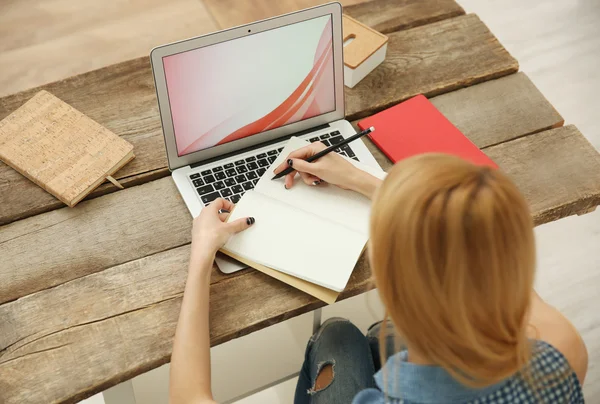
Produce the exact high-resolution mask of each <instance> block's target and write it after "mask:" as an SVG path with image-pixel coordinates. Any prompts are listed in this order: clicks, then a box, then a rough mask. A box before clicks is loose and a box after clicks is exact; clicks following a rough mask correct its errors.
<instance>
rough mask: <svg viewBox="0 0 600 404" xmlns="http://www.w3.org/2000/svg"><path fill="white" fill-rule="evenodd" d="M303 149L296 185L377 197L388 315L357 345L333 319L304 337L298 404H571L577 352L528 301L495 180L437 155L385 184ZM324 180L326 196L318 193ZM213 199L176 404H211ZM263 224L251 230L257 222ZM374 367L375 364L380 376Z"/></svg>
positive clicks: (529, 244) (531, 255) (524, 245)
mask: <svg viewBox="0 0 600 404" xmlns="http://www.w3.org/2000/svg"><path fill="white" fill-rule="evenodd" d="M323 148H324V146H323V145H322V144H320V143H313V144H311V145H309V146H307V147H305V148H302V149H300V150H297V151H295V152H294V153H292V154H291V155H290V156H289V158H288V160H287V163H286V164H282V165H281V166H280V167H278V168H277V169H276V170H275V171H276V172H280V171H281V170H283V169H284V168H285V167H286V165H291V166H292V167H294V168H295V169H296V170H297V172H296V173H292V174H290V175H288V176H287V177H286V178H285V187H286V188H287V189H290V188H291V187H292V186H293V184H294V176H295V175H296V174H297V173H299V174H300V177H301V178H302V180H303V181H304V182H305V183H306V184H309V185H314V186H339V187H342V188H345V189H348V190H351V191H355V192H359V193H361V194H363V195H364V196H366V197H368V198H372V199H373V207H372V212H373V213H372V217H371V237H370V242H369V258H370V262H371V268H372V271H373V276H374V281H375V285H376V286H377V289H378V291H379V294H380V296H381V299H382V301H383V304H384V306H385V308H386V312H387V314H386V319H385V320H384V322H382V323H379V324H376V325H374V326H372V327H371V329H370V330H369V332H368V333H367V336H364V335H362V334H361V333H360V331H359V330H358V329H357V328H356V327H355V326H354V325H352V324H351V323H350V322H349V321H347V320H343V319H330V320H328V321H326V322H325V323H324V324H323V326H322V327H321V328H320V329H319V330H318V331H317V333H316V334H315V335H313V337H312V338H311V339H310V341H309V343H308V346H307V349H306V357H305V362H304V365H303V367H302V371H301V373H300V377H299V381H298V386H297V389H296V397H295V402H296V403H350V402H353V403H356V404H364V403H387V402H398V403H406V404H410V403H455V402H456V403H529V402H531V403H537V402H552V403H578V402H583V396H582V392H581V385H582V384H583V380H584V378H585V373H586V370H587V351H586V348H585V345H584V343H583V341H582V339H581V337H580V336H579V334H578V333H577V331H576V330H575V328H574V327H573V325H572V324H571V323H570V322H569V321H568V320H567V319H566V318H565V317H563V316H562V315H561V314H560V313H559V312H558V311H557V310H555V309H554V308H552V307H551V306H549V305H548V304H546V303H545V302H543V301H542V300H541V299H540V297H539V296H538V295H537V294H536V293H535V292H534V290H533V280H534V267H535V243H534V236H533V224H532V220H531V216H530V213H529V211H528V208H527V204H526V202H525V200H524V199H523V197H522V196H521V195H520V193H519V192H518V190H517V189H516V187H515V186H514V184H512V182H511V181H510V180H508V178H507V177H506V176H505V175H503V174H502V173H501V172H500V171H493V170H490V169H488V168H483V167H477V166H474V165H472V164H470V163H467V162H464V161H462V160H460V159H458V158H455V157H450V156H445V155H423V156H418V157H413V158H411V159H407V160H405V161H403V162H400V163H398V164H396V166H394V167H393V168H392V170H391V171H390V173H389V175H388V177H387V178H386V179H385V181H384V182H383V184H381V181H380V180H378V179H376V178H374V177H372V176H370V175H369V174H366V173H364V172H363V171H360V170H358V169H356V168H354V166H352V165H351V164H350V163H349V162H348V161H346V160H344V159H343V158H341V157H340V156H338V155H336V154H329V155H327V156H325V157H323V158H321V159H319V160H317V161H316V162H313V163H307V162H305V161H303V159H305V158H306V157H308V156H310V155H313V154H315V153H316V152H318V151H319V150H322V149H323ZM322 182H326V183H328V184H329V185H321V183H322ZM231 208H232V206H231V204H230V203H228V202H225V201H222V200H220V201H216V202H214V203H213V204H211V205H210V206H209V207H208V208H206V209H204V210H203V211H202V214H201V215H200V216H199V217H198V218H197V219H195V220H194V230H193V237H192V256H191V259H190V270H189V276H188V282H187V284H186V289H185V293H184V298H183V304H182V309H181V315H180V318H179V323H178V325H177V331H176V335H175V342H174V346H173V356H172V363H171V385H170V388H171V389H170V392H171V401H172V402H173V403H208V402H212V395H211V390H210V353H209V333H208V294H209V293H208V291H209V276H210V268H211V266H212V262H213V259H214V254H215V252H216V251H217V249H218V248H219V247H220V246H222V245H223V244H224V243H225V242H226V240H227V239H228V237H230V236H231V235H232V234H233V233H235V232H237V231H241V230H243V229H245V228H246V227H248V226H250V225H252V223H253V219H251V218H248V219H246V220H244V219H240V220H238V221H237V222H233V223H224V220H225V218H226V216H225V215H226V214H219V213H218V212H219V209H226V210H229V209H231ZM257 225H260V224H257ZM381 364H384V366H383V367H382V368H381V369H380V367H381Z"/></svg>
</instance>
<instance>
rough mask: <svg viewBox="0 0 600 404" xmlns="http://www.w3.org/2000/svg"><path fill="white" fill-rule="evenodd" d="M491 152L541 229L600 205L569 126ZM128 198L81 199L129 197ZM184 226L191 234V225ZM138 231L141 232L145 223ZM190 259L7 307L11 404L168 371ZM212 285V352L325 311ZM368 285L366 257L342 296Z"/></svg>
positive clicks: (166, 258)
mask: <svg viewBox="0 0 600 404" xmlns="http://www.w3.org/2000/svg"><path fill="white" fill-rule="evenodd" d="M573 150H576V153H575V154H573V153H572V151H573ZM540 151H543V152H544V153H540ZM485 152H486V153H487V154H488V155H489V156H490V157H492V158H493V159H494V160H495V161H496V162H497V163H498V164H499V165H500V167H501V168H502V169H503V170H505V171H506V172H507V173H508V174H509V175H510V176H511V178H513V180H514V181H515V182H516V184H517V186H519V188H520V189H522V190H523V192H524V194H525V196H526V198H527V200H528V202H529V204H530V206H531V209H532V214H533V217H534V220H535V222H536V224H541V223H545V222H547V221H551V220H556V219H558V218H560V217H563V216H564V215H570V214H575V213H577V212H579V211H585V210H588V209H590V207H591V206H594V205H597V204H599V203H600V175H599V174H598V173H599V172H600V156H599V155H598V153H597V152H596V151H595V149H594V148H593V147H592V146H591V145H590V144H589V143H588V142H587V141H586V140H585V138H583V136H582V135H581V134H580V133H579V131H577V129H576V128H575V127H574V126H567V127H564V128H558V129H552V130H548V131H544V132H540V133H536V134H533V135H529V136H525V137H522V138H519V139H515V140H512V141H509V142H506V143H503V144H500V145H495V146H490V147H488V148H486V149H485ZM544 154H546V155H550V156H551V157H550V158H547V157H544ZM376 157H377V159H378V160H379V162H380V164H382V165H383V166H384V167H385V166H387V167H389V166H390V163H389V161H388V160H387V159H386V158H385V157H384V156H383V155H382V154H381V153H376ZM540 177H542V180H541V182H539V181H540V180H539V178H540ZM168 181H169V180H168V179H161V180H158V181H155V182H154V183H151V184H146V185H144V186H140V187H138V188H140V189H144V188H145V187H148V186H150V185H153V184H161V186H167V185H166V184H167V183H168ZM576 184H577V185H576ZM133 192H134V191H133V190H130V191H128V192H123V193H117V194H114V195H109V196H107V197H103V198H98V199H96V200H93V201H90V202H86V203H88V204H90V205H92V204H99V203H100V202H101V201H102V200H103V199H112V198H126V197H127V196H128V195H130V194H133ZM180 205H181V206H179V208H177V207H173V208H175V209H179V210H181V211H184V210H185V208H184V207H183V204H182V203H181V202H180ZM153 209H155V210H156V213H158V212H165V213H166V214H164V215H163V220H162V221H160V222H159V223H152V224H151V225H150V224H149V225H148V228H147V229H146V231H150V230H152V231H153V232H154V233H152V234H154V235H155V236H158V237H160V236H161V235H162V234H163V233H162V232H163V229H162V228H168V229H171V228H172V223H174V222H175V223H179V222H182V220H181V219H178V217H169V215H168V212H169V211H166V210H164V209H163V206H160V203H159V202H158V201H157V203H156V204H155V207H154V208H153ZM63 210H65V209H63ZM57 212H59V211H57ZM57 212H51V213H47V214H45V215H40V216H38V217H43V216H50V215H53V214H56V213H57ZM94 212H96V210H94V211H93V212H88V213H87V216H93V215H94ZM148 214H155V213H154V212H148V213H146V215H148ZM98 215H103V212H100V213H99V214H98ZM146 215H145V216H146ZM165 216H166V217H165ZM177 216H179V215H177ZM33 219H36V218H33ZM73 220H77V219H73ZM88 220H89V219H88ZM131 220H134V219H132V218H130V217H129V218H127V217H122V218H121V221H122V225H123V228H129V224H130V221H131ZM28 221H30V220H29V219H28V220H25V221H22V222H28ZM22 222H19V223H22ZM185 222H186V223H187V225H188V226H189V222H190V220H189V218H187V219H186V220H185ZM19 223H17V224H19ZM29 225H30V226H29V230H31V231H35V229H36V228H37V226H33V225H32V223H29ZM56 226H60V224H56ZM83 226H84V223H83V222H77V221H74V222H73V223H71V229H74V230H75V231H78V230H80V229H81V228H82V227H83ZM8 227H10V226H8ZM22 230H23V229H22ZM180 230H183V229H180ZM188 230H189V229H188ZM137 231H143V229H140V228H139V226H138V228H137ZM180 232H181V231H180ZM36 234H37V238H38V239H37V240H33V239H30V240H29V241H31V242H37V244H43V242H47V241H48V240H47V237H48V235H47V234H46V235H44V234H42V233H40V232H37V233H34V234H33V236H35V235H36ZM13 235H14V234H13ZM86 237H87V241H88V242H93V241H94V240H95V239H94V238H92V237H91V236H89V235H87V236H86ZM2 241H4V240H0V243H1V242H2ZM140 244H141V242H140V241H139V240H135V239H134V240H132V242H131V243H130V247H131V251H135V249H136V248H139V247H140ZM59 255H60V252H57V253H55V254H54V256H51V255H46V259H47V260H48V261H49V262H52V261H55V260H56V259H57V258H58V257H59ZM141 256H143V255H141ZM131 257H133V255H131ZM188 257H189V246H187V245H185V246H181V247H178V248H174V249H171V250H168V251H162V252H157V253H156V254H154V255H151V256H147V257H144V258H140V259H133V260H131V261H128V262H124V263H122V264H118V265H116V266H113V267H112V268H110V269H106V270H104V271H101V272H99V273H95V274H90V275H87V276H83V277H80V278H78V279H75V280H73V281H71V282H67V283H64V284H62V285H59V286H56V287H53V288H48V289H46V290H42V291H40V292H39V293H34V294H30V295H29V296H25V297H23V298H21V299H18V300H15V301H12V302H10V303H7V304H4V305H2V306H0V317H2V318H3V319H7V320H6V321H5V322H3V324H2V326H3V327H2V332H1V333H0V370H2V371H0V398H2V399H4V402H7V403H13V402H14V403H17V402H18V403H28V402H38V401H40V400H41V401H52V400H57V401H65V402H75V401H77V400H79V399H82V398H85V397H88V396H90V395H92V394H94V393H95V392H98V391H101V390H102V389H105V388H107V387H110V386H112V385H115V384H117V383H119V382H121V381H124V380H126V379H128V378H131V377H133V376H135V375H137V374H140V373H142V372H144V371H147V370H149V369H152V368H154V367H157V366H159V365H161V364H163V363H166V362H167V361H168V360H169V357H170V353H171V342H172V338H173V335H174V330H175V325H176V321H177V316H178V311H179V306H180V299H181V294H182V292H183V288H184V281H185V276H186V266H187V260H188ZM102 258H103V255H101V254H100V253H94V254H93V256H91V257H90V259H91V260H101V259H102ZM121 258H123V257H121ZM103 265H107V262H105V263H104V264H103ZM39 271H40V272H43V271H44V269H43V268H41V269H40V270H39ZM0 276H2V278H0V280H1V281H4V279H5V274H4V273H0ZM1 283H2V284H3V282H1ZM211 284H212V286H211V344H212V345H213V346H214V345H217V344H220V343H223V342H226V341H228V340H231V339H233V338H238V337H240V336H243V335H246V334H248V333H250V332H253V331H256V330H259V329H261V328H264V327H266V326H269V325H272V324H275V323H277V322H280V321H284V320H286V319H288V318H291V317H294V316H296V315H299V314H302V313H305V312H307V311H310V310H313V309H314V308H316V307H320V306H321V305H322V304H323V303H322V302H319V301H318V300H317V299H315V298H313V297H311V296H308V295H306V294H304V293H302V292H300V291H298V290H296V289H294V288H291V287H289V286H288V285H285V284H283V283H281V282H278V281H276V280H275V279H272V278H270V277H268V276H266V275H264V274H261V273H259V272H256V271H243V272H242V273H239V274H235V275H234V276H224V275H222V274H219V273H218V272H216V271H213V277H212V278H211ZM372 286H373V285H372V284H371V283H370V270H369V267H368V263H367V260H366V256H365V255H364V254H363V256H362V257H361V259H360V260H359V262H358V264H357V266H356V268H355V271H354V273H353V275H352V277H351V278H350V281H349V283H348V287H347V288H346V290H345V291H344V293H342V295H341V297H340V299H345V298H347V297H350V296H353V295H356V294H359V293H362V292H364V291H366V290H369V289H371V288H372ZM65 302H69V304H68V305H66V304H64V303H65ZM74 353H76V354H74ZM82 361H83V362H82ZM56 368H60V369H61V378H60V379H56V378H55V377H54V373H53V371H52V369H56ZM42 386H43V388H41V387H42ZM1 394H4V395H5V396H4V397H2V396H1Z"/></svg>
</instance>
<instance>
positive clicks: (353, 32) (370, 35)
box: [342, 15, 388, 69]
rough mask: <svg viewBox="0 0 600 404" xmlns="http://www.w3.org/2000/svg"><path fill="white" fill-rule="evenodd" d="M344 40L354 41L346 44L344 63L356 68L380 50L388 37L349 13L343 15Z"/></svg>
mask: <svg viewBox="0 0 600 404" xmlns="http://www.w3.org/2000/svg"><path fill="white" fill-rule="evenodd" d="M342 32H343V37H342V40H343V41H344V44H345V43H346V41H347V40H348V39H350V38H353V40H352V42H351V43H349V44H345V45H344V65H346V66H348V67H350V68H352V69H356V68H357V67H358V66H359V65H360V64H361V63H362V62H364V61H365V60H367V59H368V58H369V57H371V55H372V54H373V53H375V52H377V51H378V50H379V48H381V47H382V46H383V45H385V44H386V43H387V41H388V37H387V36H385V35H383V34H382V33H380V32H377V31H374V30H373V29H371V28H370V27H369V26H367V25H365V24H363V23H361V22H360V21H357V20H355V19H354V18H352V17H349V16H347V15H344V16H342Z"/></svg>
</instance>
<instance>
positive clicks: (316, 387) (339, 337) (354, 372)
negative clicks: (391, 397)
mask: <svg viewBox="0 0 600 404" xmlns="http://www.w3.org/2000/svg"><path fill="white" fill-rule="evenodd" d="M380 326H381V322H379V323H375V324H373V325H372V326H371V327H370V328H369V331H368V332H367V335H366V336H365V335H363V334H362V332H361V331H360V330H359V329H358V328H357V327H356V326H355V325H354V324H352V323H351V322H350V321H349V320H346V319H343V318H337V317H336V318H330V319H329V320H327V321H325V323H323V325H321V327H320V328H319V329H318V330H317V332H316V333H315V334H314V335H313V336H312V337H311V338H310V340H309V341H308V345H307V346H306V353H305V357H304V364H303V365H302V370H301V371H300V376H299V377H298V384H297V385H296V394H295V397H294V403H295V404H321V403H328V404H337V403H340V404H342V403H343V404H349V403H351V402H352V400H353V399H354V396H355V395H356V394H358V392H360V391H361V390H364V389H367V388H370V387H372V388H375V387H376V386H375V381H374V379H373V375H374V374H375V372H377V371H378V370H379V368H380V367H381V364H380V356H379V329H380ZM388 327H389V330H390V331H388V337H387V341H386V342H387V344H386V345H387V346H386V356H387V357H389V356H390V355H392V354H393V353H394V352H393V351H394V349H393V336H392V331H391V330H392V326H391V323H390V322H388ZM320 372H325V373H328V375H330V376H328V377H326V378H324V379H327V381H326V382H322V381H320V383H317V376H318V375H319V373H320ZM323 376H325V375H323ZM331 376H332V377H331ZM329 381H330V382H329Z"/></svg>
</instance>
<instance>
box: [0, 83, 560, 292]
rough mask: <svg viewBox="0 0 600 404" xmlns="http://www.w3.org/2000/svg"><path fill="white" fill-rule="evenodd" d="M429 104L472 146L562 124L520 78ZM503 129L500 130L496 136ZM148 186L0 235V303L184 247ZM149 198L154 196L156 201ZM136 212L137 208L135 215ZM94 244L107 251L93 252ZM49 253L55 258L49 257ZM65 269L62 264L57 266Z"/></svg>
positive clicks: (183, 218) (183, 220)
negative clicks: (127, 234)
mask: <svg viewBox="0 0 600 404" xmlns="http://www.w3.org/2000/svg"><path fill="white" fill-rule="evenodd" d="M432 102H433V103H434V104H435V105H436V106H437V107H438V108H440V110H441V111H442V112H443V113H444V114H447V115H448V116H449V117H450V120H451V121H452V122H453V123H454V124H455V125H457V126H458V127H459V128H460V129H461V130H463V132H464V133H465V134H467V135H468V136H469V137H470V138H471V140H473V142H474V143H475V144H477V145H478V146H479V147H485V146H488V145H489V144H495V143H499V142H500V141H503V140H507V139H513V138H518V137H520V136H524V135H527V134H530V133H532V132H536V131H537V130H539V129H546V128H551V127H553V126H556V125H559V124H561V123H562V117H560V115H558V114H557V113H556V111H555V110H554V108H552V106H551V105H550V103H548V101H547V100H546V99H545V98H544V97H543V96H542V95H541V93H539V91H538V90H537V89H536V88H535V87H534V86H533V84H532V83H531V81H530V80H529V79H528V78H527V76H526V75H525V74H522V73H520V74H517V75H513V76H509V77H505V78H501V79H498V80H495V81H492V82H486V83H482V84H478V85H476V86H472V87H469V88H466V89H463V90H460V91H457V92H455V93H451V94H447V95H444V96H439V97H435V98H433V99H432ZM475 106H480V107H477V108H475ZM530 113H531V114H532V115H530ZM503 127H505V128H507V129H506V130H501V129H500V128H503ZM368 147H370V148H371V151H372V152H373V154H374V155H375V156H379V158H380V159H382V160H381V161H382V163H383V164H389V163H388V162H387V160H385V158H383V157H382V156H383V155H382V154H381V152H380V151H379V150H378V149H377V148H375V147H374V146H373V145H372V144H369V143H368ZM153 184H154V185H150V184H147V185H144V186H142V187H134V188H132V189H130V190H128V191H127V192H128V193H131V195H127V196H123V197H117V196H116V195H109V196H107V197H105V198H100V199H101V200H102V201H103V202H102V203H100V202H98V203H93V204H89V205H88V202H84V203H83V204H81V206H79V207H77V208H76V209H74V210H68V209H66V210H65V209H63V210H60V211H54V212H50V213H48V214H46V215H40V216H37V217H34V218H29V219H26V220H22V221H20V222H16V223H13V224H11V225H8V226H5V227H3V228H1V229H0V246H2V247H1V248H2V249H3V250H5V251H6V253H5V255H6V258H5V259H4V260H3V263H2V264H0V302H1V301H6V300H12V299H14V298H17V297H21V296H25V295H26V294H28V293H31V292H34V291H37V290H41V289H45V288H47V287H51V286H53V285H57V284H60V283H62V282H65V281H68V280H70V279H74V278H76V277H79V276H84V275H86V274H89V273H92V272H95V271H99V270H102V269H104V268H107V267H110V266H113V265H117V264H119V263H122V262H127V261H130V260H134V259H137V258H140V257H142V256H143V255H140V253H141V252H144V253H146V254H154V253H156V252H158V251H162V250H165V249H168V248H173V247H177V246H180V245H182V244H184V243H187V242H189V237H188V235H189V226H190V223H189V222H190V221H189V215H188V214H187V211H186V210H185V208H184V207H182V206H181V202H180V199H179V196H178V193H177V190H176V189H175V187H174V185H173V184H172V182H171V180H170V179H165V180H164V181H162V182H156V183H153ZM125 185H127V184H125ZM12 195H14V194H12ZM156 195H161V197H160V198H157V197H156ZM155 199H160V200H155ZM91 202H93V201H91ZM138 205H140V206H141V208H139V209H138ZM88 206H89V207H88ZM154 207H156V210H154V209H153V208H154ZM132 211H136V212H139V213H140V214H147V215H148V217H149V218H148V222H147V223H146V222H144V219H143V218H142V217H139V215H137V216H136V217H137V218H138V219H139V222H140V223H138V222H134V223H131V222H129V220H132V219H133V218H130V219H128V216H130V215H131V212H132ZM165 212H169V223H170V224H172V229H171V227H167V228H164V226H158V227H152V226H155V225H156V222H157V221H159V220H162V219H161V218H163V217H164V215H165V214H166V213H165ZM88 215H91V216H92V217H89V216H88ZM79 216H82V217H81V218H79ZM104 216H106V217H104ZM79 221H82V222H79ZM86 223H88V224H86ZM92 223H94V224H96V223H99V224H100V226H101V227H100V229H102V230H101V231H100V233H97V234H96V233H91V232H88V231H87V230H86V227H87V226H88V225H89V224H92ZM71 226H76V227H75V228H73V227H71ZM79 227H81V230H80V229H79ZM127 228H132V229H136V231H138V232H141V235H140V236H139V237H138V238H135V239H134V240H131V241H129V242H128V244H127V247H128V248H122V246H121V244H120V243H121V241H119V234H122V233H119V232H120V231H122V230H123V229H127ZM33 232H35V233H33ZM61 232H65V233H66V234H67V236H66V239H64V238H63V237H62V236H61V237H59V238H58V239H57V238H56V237H54V234H61ZM79 232H83V233H84V234H85V235H86V238H84V239H82V238H81V237H78V233H79ZM145 234H154V236H149V237H150V238H151V239H152V240H153V241H154V244H152V243H148V242H146V240H144V236H143V235H145ZM9 239H14V240H11V241H8V240H9ZM40 240H41V244H42V245H40V247H39V250H38V254H37V256H36V257H32V258H31V259H30V260H23V259H22V258H21V257H22V256H23V255H27V254H28V253H27V251H29V250H28V249H29V248H30V246H31V245H37V244H39V243H40ZM99 240H101V242H102V243H107V244H105V245H104V246H99V245H97V244H98V243H99ZM63 241H65V242H66V241H68V242H69V243H74V244H72V245H73V246H77V248H84V250H83V251H85V252H86V257H84V258H82V257H81V254H79V253H78V252H77V251H78V250H77V248H72V249H69V250H67V251H66V252H61V251H62V250H65V247H64V246H65V245H67V244H66V243H63ZM152 246H153V247H152ZM115 249H116V252H115V253H114V254H110V256H108V257H107V256H105V255H106V254H104V253H103V252H104V251H107V250H109V251H113V250H115ZM140 249H141V250H140ZM56 251H58V252H60V254H58V255H56ZM86 260H89V262H88V261H86ZM65 263H68V264H69V265H67V266H65ZM40 271H41V272H40ZM45 271H53V273H54V276H53V277H52V278H50V279H48V277H46V276H45ZM5 294H6V296H5V297H4V295H5Z"/></svg>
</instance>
